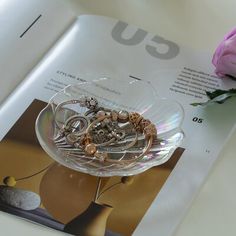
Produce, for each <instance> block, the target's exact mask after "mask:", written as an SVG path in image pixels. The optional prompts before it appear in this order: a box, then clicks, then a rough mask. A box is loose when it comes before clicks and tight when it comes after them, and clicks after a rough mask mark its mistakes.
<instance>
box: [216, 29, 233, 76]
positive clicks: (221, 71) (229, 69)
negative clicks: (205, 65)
mask: <svg viewBox="0 0 236 236" xmlns="http://www.w3.org/2000/svg"><path fill="white" fill-rule="evenodd" d="M212 63H213V64H214V66H215V67H216V69H215V73H216V74H217V75H218V76H220V77H224V76H225V75H229V76H232V77H234V78H236V28H235V29H233V30H232V31H231V32H230V33H228V34H227V35H226V36H225V37H224V40H223V41H222V42H221V43H220V44H219V46H218V47H217V49H216V51H215V53H214V56H213V59H212Z"/></svg>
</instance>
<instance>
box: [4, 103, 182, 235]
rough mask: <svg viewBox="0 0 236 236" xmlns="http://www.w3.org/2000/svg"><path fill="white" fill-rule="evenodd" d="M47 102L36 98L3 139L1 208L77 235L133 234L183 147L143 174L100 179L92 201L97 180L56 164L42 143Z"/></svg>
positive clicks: (94, 177)
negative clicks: (39, 130)
mask: <svg viewBox="0 0 236 236" xmlns="http://www.w3.org/2000/svg"><path fill="white" fill-rule="evenodd" d="M45 106H46V103H45V102H42V101H39V100H34V101H33V102H32V103H31V105H30V106H29V107H28V108H27V109H26V111H25V112H24V113H23V114H22V116H21V117H20V118H19V119H18V121H17V122H16V123H15V124H14V126H13V127H12V128H11V129H10V130H9V132H8V133H7V135H6V136H5V137H4V139H3V140H2V141H1V143H0V185H1V186H0V210H2V211H4V212H7V213H10V214H13V215H16V216H19V217H23V218H26V219H29V220H31V221H35V222H37V223H40V224H43V225H45V226H48V227H51V228H54V229H57V230H61V231H66V232H69V233H72V234H74V235H81V232H88V233H87V235H91V236H92V235H94V236H97V235H98V236H99V235H101V236H102V235H110V236H112V235H114V236H115V235H125V236H129V235H132V233H133V232H134V230H135V228H136V227H137V225H138V224H139V223H140V221H141V220H142V218H143V217H144V215H145V213H146V211H147V210H148V208H149V207H150V206H151V204H152V202H153V200H154V199H155V198H156V197H158V193H159V191H160V190H161V188H162V186H163V185H164V183H165V181H166V180H167V178H168V176H169V175H170V173H171V172H172V170H173V169H174V167H175V165H176V163H177V162H178V160H179V159H180V157H181V155H182V153H183V152H184V149H183V148H178V149H176V151H175V152H174V154H173V155H172V157H171V158H170V160H169V161H168V162H166V163H165V164H163V165H160V166H156V167H153V168H151V169H149V170H147V171H145V172H143V173H141V174H138V175H135V176H130V177H120V176H115V177H106V178H101V186H100V192H99V195H98V198H97V202H94V194H95V192H96V188H97V184H98V178H97V177H96V176H91V175H88V174H85V173H80V172H77V171H74V170H71V169H69V168H66V167H64V166H62V165H60V164H58V163H55V162H54V161H53V159H51V158H50V157H49V156H48V155H47V154H46V153H45V152H44V151H43V149H42V148H41V146H40V145H39V143H38V141H37V138H36V134H35V120H36V118H37V116H38V114H39V112H40V111H41V110H42V109H43V108H44V107H45ZM7 181H8V183H9V185H8V186H7V185H6V182H7ZM22 199H23V200H22ZM86 230H87V231H86ZM94 230H95V231H96V232H95V233H93V232H92V231H94Z"/></svg>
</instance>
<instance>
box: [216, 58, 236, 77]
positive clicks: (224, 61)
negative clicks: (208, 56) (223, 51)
mask: <svg viewBox="0 0 236 236" xmlns="http://www.w3.org/2000/svg"><path fill="white" fill-rule="evenodd" d="M215 72H216V74H217V75H218V76H220V77H222V76H224V75H231V76H233V77H236V55H231V54H228V55H225V56H222V57H220V58H219V60H218V63H217V67H216V70H215Z"/></svg>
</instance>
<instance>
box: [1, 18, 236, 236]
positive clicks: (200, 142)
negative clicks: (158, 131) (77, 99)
mask: <svg viewBox="0 0 236 236" xmlns="http://www.w3.org/2000/svg"><path fill="white" fill-rule="evenodd" d="M210 61H211V60H210V55H208V54H207V53H199V52H194V51H191V50H189V49H186V48H184V47H183V46H181V45H177V44H176V43H175V42H173V41H171V40H167V39H164V38H162V37H161V36H159V35H154V34H151V33H148V32H146V31H145V30H143V29H139V28H138V27H135V26H131V25H128V24H126V23H125V22H121V21H119V20H115V19H111V18H106V17H101V16H89V15H85V16H81V17H79V18H78V20H77V21H76V22H75V23H74V24H73V25H72V26H71V27H70V28H69V29H68V31H67V32H66V33H65V34H64V35H63V37H61V39H60V40H59V41H58V42H57V44H55V46H54V47H53V48H52V49H51V50H50V51H49V52H48V53H47V55H46V56H45V57H44V59H43V60H42V61H41V62H40V63H39V64H38V66H37V67H36V68H35V69H34V70H33V71H32V72H31V73H30V74H29V75H28V76H27V77H26V79H25V80H24V82H23V83H22V84H21V86H20V87H18V89H17V90H16V91H15V92H14V93H13V94H12V96H11V97H9V99H8V100H7V102H6V103H5V104H4V106H3V107H2V108H1V112H0V122H1V124H2V126H1V133H0V135H1V140H2V141H1V143H0V153H1V158H0V174H1V176H0V177H1V179H2V182H1V188H0V196H1V198H0V199H1V204H0V208H1V210H2V211H5V212H8V213H11V214H14V215H17V216H21V217H23V218H26V219H29V220H31V221H34V222H37V223H40V224H43V225H45V226H49V227H52V228H54V229H58V230H60V231H66V232H70V233H71V232H73V234H78V235H79V232H81V231H79V230H80V229H81V227H83V228H86V227H88V226H86V225H93V227H95V228H96V229H100V228H101V226H99V225H100V223H99V222H101V221H102V222H104V219H103V217H104V215H106V217H105V218H106V219H107V223H106V224H105V226H104V225H103V227H105V235H144V234H147V235H166V236H167V235H172V234H173V232H174V230H175V228H176V227H177V225H178V224H179V222H180V221H181V219H182V218H183V216H184V214H185V212H186V210H187V209H188V207H189V206H190V204H191V201H192V199H193V198H194V196H195V195H196V193H197V192H198V190H199V188H200V187H201V185H202V183H203V181H204V179H205V177H206V176H207V174H208V172H209V170H210V168H211V166H212V164H213V163H214V161H215V160H216V159H217V156H218V154H219V152H220V150H221V148H222V147H223V145H224V143H225V140H226V139H227V137H228V136H229V135H230V132H231V130H232V127H233V125H234V120H235V116H236V114H235V112H233V111H232V106H233V103H232V102H231V101H230V100H229V101H227V103H226V104H225V105H224V107H221V114H220V116H219V110H218V109H219V107H218V106H219V105H217V104H216V105H212V106H210V107H193V106H191V105H190V104H191V103H193V102H202V101H205V100H206V99H207V98H206V96H205V90H210V91H212V90H214V89H216V88H222V89H224V88H230V87H232V86H234V85H235V82H233V81H222V80H220V79H219V78H217V77H216V76H215V75H214V74H213V68H212V66H211V64H210ZM99 78H109V79H111V80H114V81H117V80H119V81H124V83H125V82H127V81H131V82H132V81H135V82H136V83H138V82H139V81H140V82H145V83H148V84H149V85H151V86H152V87H153V88H154V89H155V90H156V92H157V94H158V96H159V97H165V98H167V99H171V100H175V101H177V102H178V103H179V104H181V105H182V107H183V109H184V113H185V116H184V121H183V124H182V129H183V131H184V132H185V135H186V137H185V139H184V142H183V143H182V144H181V146H180V147H179V148H177V149H176V151H175V152H174V153H173V155H172V157H171V158H170V160H169V161H168V162H166V163H165V164H163V165H160V166H156V167H153V168H151V169H149V170H147V171H145V172H143V173H140V174H138V175H135V176H134V177H132V180H130V181H128V182H126V184H122V183H121V182H122V181H121V177H119V176H116V177H106V178H102V182H101V186H100V188H101V193H102V194H101V195H100V196H99V201H100V202H102V203H103V206H102V207H101V206H99V205H97V204H96V203H94V202H93V200H94V194H95V191H96V187H97V179H98V178H97V177H96V176H91V175H88V174H84V173H82V172H78V171H75V170H72V169H70V168H67V167H65V166H63V165H60V164H59V163H57V162H54V161H53V159H52V158H51V157H50V156H49V155H47V154H46V153H45V152H44V150H43V149H42V147H41V146H40V144H39V142H38V140H37V137H36V134H35V120H36V118H37V116H38V114H39V112H40V111H41V110H42V109H43V108H45V106H46V105H47V103H48V102H49V99H50V98H51V97H52V96H53V95H54V94H55V93H56V92H58V91H60V90H62V89H63V88H64V87H65V86H67V85H70V84H71V85H74V84H77V83H84V82H89V81H92V80H97V79H99ZM114 84H115V83H114ZM102 89H103V90H104V93H100V94H99V96H100V98H101V99H105V94H106V92H107V91H108V92H107V93H108V94H110V93H112V92H114V91H119V88H118V87H114V88H112V89H111V88H109V90H108V89H107V88H102ZM116 94H118V95H119V96H122V91H121V92H120V91H119V93H116ZM118 95H117V96H118ZM134 96H137V97H138V96H140V97H142V94H141V93H139V94H132V93H130V98H129V97H127V99H131V98H133V97H134ZM111 100H112V99H111ZM111 102H114V101H111ZM222 109H223V111H222ZM229 111H230V112H231V116H230V117H229V116H227V114H228V112H229ZM222 120H224V122H222ZM209 121H210V122H209ZM6 160H7V161H6ZM11 177H14V178H11ZM15 180H16V183H15V182H14V181H15ZM4 182H5V183H8V184H9V185H12V187H7V186H6V185H4V184H3V183H4ZM111 186H114V187H111ZM10 196H11V197H10ZM17 199H18V200H17ZM19 202H20V203H19ZM95 212H99V217H98V218H96V217H95V216H94V213H95ZM81 216H84V218H83V221H82V220H81ZM84 219H86V220H84ZM95 219H98V220H97V221H96V220H95ZM71 222H73V224H70V223H71ZM81 222H82V223H81ZM76 230H78V231H76Z"/></svg>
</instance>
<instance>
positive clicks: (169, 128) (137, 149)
mask: <svg viewBox="0 0 236 236" xmlns="http://www.w3.org/2000/svg"><path fill="white" fill-rule="evenodd" d="M84 95H85V96H88V97H93V98H96V99H97V100H98V101H99V104H101V105H102V106H103V107H106V108H109V109H113V110H117V111H118V110H126V111H128V112H138V113H139V114H141V115H142V116H143V117H145V119H149V120H150V121H151V122H152V123H153V124H155V126H156V128H157V138H156V139H155V141H154V142H153V143H152V147H151V149H150V151H149V152H148V153H147V154H146V155H145V156H144V157H143V158H141V159H138V160H134V161H132V162H129V163H128V164H127V163H126V162H123V161H121V162H117V163H110V162H107V161H106V159H105V160H103V161H101V160H98V159H96V158H94V159H91V158H89V157H88V156H86V155H84V153H83V155H82V154H81V153H80V152H79V151H77V152H76V153H75V152H74V149H73V150H72V149H71V151H70V148H69V149H66V151H65V149H63V148H60V147H58V145H57V143H56V142H55V137H56V136H57V135H58V133H59V130H60V127H58V125H55V120H56V121H57V124H59V125H60V124H61V125H63V123H64V122H65V121H66V120H67V119H68V118H69V117H71V116H73V115H75V114H84V113H85V112H86V108H85V107H81V106H79V105H78V104H69V105H66V106H63V109H60V112H57V114H55V108H56V107H57V106H58V104H60V103H62V102H65V101H70V100H73V99H78V97H81V96H84ZM183 117H184V112H183V109H182V107H181V106H180V105H179V104H178V103H177V102H175V101H172V100H168V99H163V98H159V97H158V96H157V95H156V93H155V91H154V89H153V88H152V86H151V85H150V84H149V83H147V82H143V81H132V82H129V81H121V80H113V79H108V78H101V79H98V80H96V81H93V82H84V83H80V84H76V85H70V86H67V87H66V88H65V89H64V90H62V91H60V92H58V93H56V94H55V95H54V96H53V97H52V98H51V99H50V101H49V103H48V105H47V106H46V107H45V108H44V109H43V110H42V111H41V112H40V114H39V115H38V118H37V120H36V125H35V128H36V134H37V138H38V140H39V143H40V145H41V146H42V148H43V149H44V150H45V151H46V152H47V153H48V155H49V156H50V157H51V158H53V159H54V160H55V161H56V162H58V163H60V164H62V165H64V166H66V167H68V168H71V169H73V170H76V171H80V172H84V173H88V174H91V175H95V176H103V177H105V176H115V175H117V176H129V175H134V174H139V173H141V172H143V171H145V170H147V169H149V168H151V167H152V166H156V165H160V164H163V163H165V162H166V161H167V160H168V159H169V158H170V157H171V155H172V154H173V152H174V150H175V149H176V148H177V147H178V146H179V145H180V144H181V142H182V140H183V138H184V133H183V131H182V130H181V124H182V120H183ZM124 143H126V141H124ZM124 143H122V142H121V143H120V144H119V145H120V147H121V146H122V145H124ZM119 145H118V146H119ZM144 146H145V138H144V137H142V136H140V137H139V140H138V142H137V144H136V145H134V146H133V147H132V148H129V149H128V150H122V149H119V148H117V146H116V147H114V146H107V147H101V150H102V151H106V152H108V153H109V155H110V156H111V158H114V159H115V160H121V159H122V160H126V159H129V160H130V157H132V156H134V155H139V154H140V153H141V152H142V149H143V148H144ZM121 156H122V158H120V157H121Z"/></svg>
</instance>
